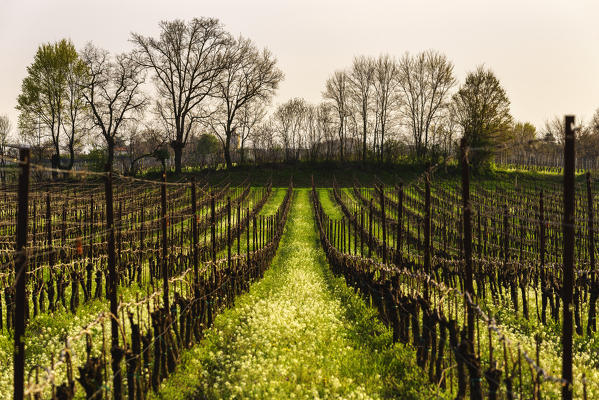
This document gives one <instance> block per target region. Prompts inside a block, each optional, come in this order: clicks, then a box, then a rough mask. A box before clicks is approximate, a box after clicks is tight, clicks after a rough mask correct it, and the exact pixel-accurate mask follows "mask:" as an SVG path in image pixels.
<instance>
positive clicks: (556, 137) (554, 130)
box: [543, 116, 566, 145]
mask: <svg viewBox="0 0 599 400" xmlns="http://www.w3.org/2000/svg"><path fill="white" fill-rule="evenodd" d="M565 131H566V128H565V125H564V121H563V119H562V118H560V117H558V116H555V117H553V118H551V119H549V120H547V121H545V127H544V134H543V137H544V139H545V140H546V141H547V142H557V143H558V144H559V145H563V144H564V132H565Z"/></svg>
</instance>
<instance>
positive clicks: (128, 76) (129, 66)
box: [82, 43, 146, 169]
mask: <svg viewBox="0 0 599 400" xmlns="http://www.w3.org/2000/svg"><path fill="white" fill-rule="evenodd" d="M82 59H83V61H84V62H85V63H86V64H87V68H88V74H89V78H88V81H87V82H86V84H85V87H84V90H83V96H84V98H85V100H86V101H87V103H88V105H89V108H90V111H91V114H92V120H93V123H94V125H95V126H96V128H97V129H98V130H99V131H100V134H101V135H102V137H103V138H104V140H105V141H106V147H107V152H108V158H107V167H108V168H110V169H112V165H113V162H114V146H115V140H116V138H117V137H118V134H119V133H120V128H121V125H122V124H123V123H124V122H125V121H127V120H130V119H132V118H135V116H136V114H139V113H140V112H141V111H142V110H143V108H144V107H145V105H146V97H145V96H144V94H143V93H142V90H141V89H142V84H143V82H144V79H145V74H144V72H143V67H142V66H141V64H140V63H139V62H138V61H137V60H135V59H134V54H126V53H125V54H120V55H118V56H116V57H114V59H112V57H111V56H110V55H109V53H108V51H106V50H102V49H99V48H97V47H95V46H94V45H93V44H91V43H88V44H87V46H86V47H85V48H84V49H83V52H82Z"/></svg>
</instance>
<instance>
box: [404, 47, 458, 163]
mask: <svg viewBox="0 0 599 400" xmlns="http://www.w3.org/2000/svg"><path fill="white" fill-rule="evenodd" d="M399 71H400V75H399V88H400V91H401V95H402V110H403V115H404V117H405V119H406V120H407V123H408V125H409V127H410V131H411V133H412V138H413V140H414V147H415V150H416V155H417V156H419V157H422V156H424V155H425V154H426V152H427V150H428V145H429V131H430V128H431V125H432V124H433V122H434V120H435V118H437V117H439V115H440V111H441V110H442V109H443V108H444V107H446V106H447V104H448V100H449V99H450V97H449V91H450V89H451V88H452V87H453V86H454V85H455V83H456V81H455V78H454V77H453V64H452V63H451V61H449V60H448V59H447V57H445V55H443V54H440V53H438V52H436V51H434V50H429V51H425V52H423V53H420V54H418V55H416V56H410V55H409V54H406V55H404V56H403V57H402V59H401V60H400V62H399Z"/></svg>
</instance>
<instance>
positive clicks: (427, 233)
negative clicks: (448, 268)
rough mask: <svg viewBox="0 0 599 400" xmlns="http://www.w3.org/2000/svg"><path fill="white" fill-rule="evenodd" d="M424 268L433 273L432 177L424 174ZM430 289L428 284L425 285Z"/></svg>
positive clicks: (428, 272)
mask: <svg viewBox="0 0 599 400" xmlns="http://www.w3.org/2000/svg"><path fill="white" fill-rule="evenodd" d="M424 188H425V193H424V270H425V271H426V273H427V274H430V273H431V178H430V175H429V173H428V172H426V173H425V175H424ZM425 288H426V289H427V290H428V286H425Z"/></svg>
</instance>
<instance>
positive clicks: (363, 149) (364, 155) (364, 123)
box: [362, 107, 368, 162]
mask: <svg viewBox="0 0 599 400" xmlns="http://www.w3.org/2000/svg"><path fill="white" fill-rule="evenodd" d="M362 115H363V116H364V118H363V119H362V123H363V131H362V134H363V137H362V162H366V126H367V124H368V121H367V119H366V107H364V109H363V110H362Z"/></svg>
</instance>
